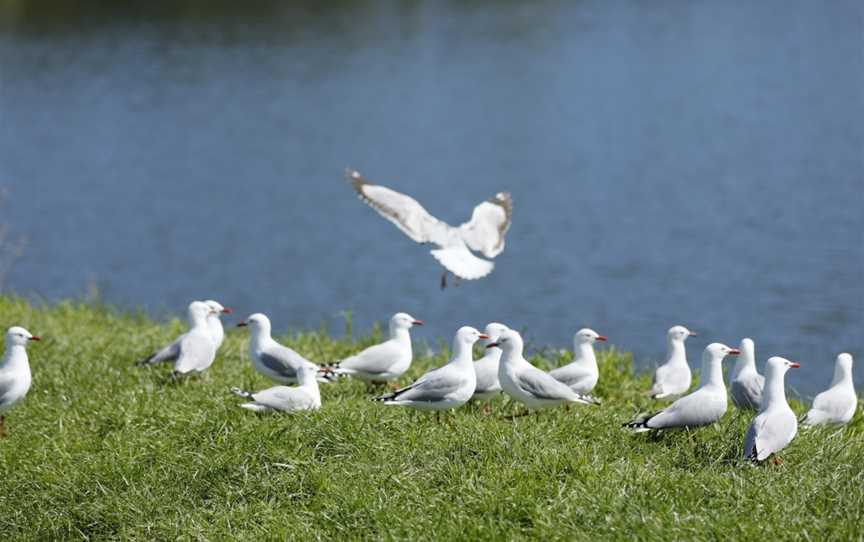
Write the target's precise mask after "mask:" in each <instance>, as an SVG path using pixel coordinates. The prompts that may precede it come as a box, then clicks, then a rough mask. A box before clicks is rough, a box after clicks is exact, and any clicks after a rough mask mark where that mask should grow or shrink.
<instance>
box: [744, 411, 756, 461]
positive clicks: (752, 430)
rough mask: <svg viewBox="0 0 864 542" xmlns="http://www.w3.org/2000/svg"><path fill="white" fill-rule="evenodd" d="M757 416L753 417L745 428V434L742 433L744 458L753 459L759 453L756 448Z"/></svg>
mask: <svg viewBox="0 0 864 542" xmlns="http://www.w3.org/2000/svg"><path fill="white" fill-rule="evenodd" d="M758 419H759V416H757V417H756V418H754V419H753V421H752V422H751V423H750V427H748V428H747V434H746V435H744V459H753V460H755V459H756V457H757V454H758V453H759V452H758V450H757V449H756V425H757V420H758Z"/></svg>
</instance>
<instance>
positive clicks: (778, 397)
mask: <svg viewBox="0 0 864 542" xmlns="http://www.w3.org/2000/svg"><path fill="white" fill-rule="evenodd" d="M800 366H801V365H800V364H798V363H796V362H794V361H789V360H788V359H784V358H781V357H779V356H774V357H773V358H770V359H769V360H768V361H767V362H766V363H765V389H764V391H763V397H762V406H761V407H760V408H759V414H758V415H757V416H756V417H755V418H753V422H751V423H750V427H749V428H748V429H747V435H746V436H745V437H744V459H749V460H751V461H754V462H755V461H764V460H765V459H767V458H768V456H769V455H771V454H776V453H777V452H779V451H780V450H782V449H783V448H785V447H786V446H787V445H788V444H789V443H790V442H792V439H793V438H795V434H796V433H797V432H798V420H797V419H795V413H794V412H792V409H791V408H789V403H787V402H786V390H785V389H784V388H783V376H784V375H785V374H786V371H788V370H789V369H797V368H798V367H800ZM775 462H777V460H776V459H775Z"/></svg>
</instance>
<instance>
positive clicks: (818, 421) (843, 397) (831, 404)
mask: <svg viewBox="0 0 864 542" xmlns="http://www.w3.org/2000/svg"><path fill="white" fill-rule="evenodd" d="M857 406H858V396H857V395H855V384H854V383H853V382H852V355H851V354H847V353H845V352H844V353H843V354H840V355H838V356H837V360H836V361H835V362H834V379H833V380H832V381H831V386H830V387H829V388H828V389H827V390H825V391H823V392H822V393H820V394H819V395H817V396H816V397H815V398H814V399H813V405H812V407H811V408H810V411H809V412H807V415H806V416H804V418H803V419H802V420H801V423H802V425H804V426H805V427H811V426H814V425H823V424H831V425H845V424H847V423H849V421H850V420H851V419H852V417H853V416H854V415H855V409H856V407H857Z"/></svg>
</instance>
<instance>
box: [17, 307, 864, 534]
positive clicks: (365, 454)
mask: <svg viewBox="0 0 864 542" xmlns="http://www.w3.org/2000/svg"><path fill="white" fill-rule="evenodd" d="M0 315H2V322H4V323H5V324H4V325H12V324H22V325H24V326H26V327H27V328H28V329H30V331H32V332H33V333H37V334H40V335H43V336H44V338H45V340H44V341H43V342H41V343H39V344H34V345H33V346H32V347H31V348H30V359H31V367H32V370H33V374H34V382H33V387H32V388H31V391H30V394H29V396H28V397H27V399H26V400H25V401H24V402H23V403H21V404H20V405H19V406H18V407H16V408H15V409H14V410H13V411H11V412H10V413H9V415H8V416H7V426H8V428H9V431H10V434H9V437H8V438H6V439H3V440H0V540H3V541H6V540H61V539H88V540H104V539H129V540H228V539H239V540H256V541H260V540H285V539H291V540H311V539H322V540H323V539H330V540H332V539H410V540H433V539H435V540H474V539H499V540H500V539H542V540H598V539H641V540H660V539H662V540H673V539H677V540H700V539H705V540H709V539H732V538H738V539H751V540H754V539H760V540H761V539H800V540H806V539H810V540H860V539H861V538H862V533H864V475H862V470H864V438H862V435H864V422H862V419H861V416H860V415H859V416H857V417H856V419H855V420H854V421H853V423H852V424H851V425H850V426H848V427H846V428H845V429H843V430H840V431H837V430H813V431H810V432H805V433H803V434H800V435H799V436H798V437H797V438H796V439H795V440H794V441H793V443H792V444H791V445H790V447H789V448H788V449H787V450H786V451H785V452H784V453H783V464H782V465H780V466H771V465H766V466H763V467H759V468H751V467H747V466H742V465H741V463H740V462H739V461H738V459H737V458H738V457H739V456H740V454H741V446H742V438H743V434H744V430H745V428H746V426H747V423H748V422H749V418H750V416H749V415H747V414H743V415H738V414H737V412H736V411H734V410H730V412H729V413H727V415H726V416H725V417H724V418H723V420H722V421H721V422H720V423H719V424H717V425H716V426H714V427H707V428H703V429H701V430H698V431H695V432H692V433H686V432H669V433H666V434H664V435H661V436H660V437H659V438H650V437H646V436H645V435H632V434H629V433H628V432H626V431H625V430H623V429H622V428H621V427H620V424H621V422H623V421H626V420H627V419H628V418H630V417H631V415H633V414H635V413H636V412H638V411H643V410H650V409H652V408H653V407H655V406H656V405H654V404H652V402H651V401H650V400H649V399H647V398H646V397H645V396H644V395H642V391H643V390H644V389H646V388H647V386H648V378H647V376H644V375H642V376H637V375H634V373H633V370H632V367H631V360H630V357H629V356H628V355H626V354H622V353H619V352H614V351H604V352H603V354H602V355H601V371H602V375H601V379H600V385H599V386H598V389H597V390H596V391H597V393H598V395H600V396H601V397H604V398H605V403H604V405H603V406H602V407H599V408H593V407H579V408H573V409H571V410H570V412H565V411H564V409H556V410H550V411H544V412H542V413H541V414H540V415H539V416H530V417H525V418H520V419H518V420H516V421H513V422H511V421H505V420H502V419H501V415H502V414H506V413H511V412H514V410H515V408H514V406H513V405H510V404H507V402H506V400H504V399H503V398H501V399H498V400H496V401H494V402H493V404H492V406H493V413H492V414H491V415H487V414H484V413H483V412H482V411H481V410H479V409H478V408H472V407H467V408H462V409H460V410H457V411H456V412H455V413H453V414H450V415H448V416H447V420H446V422H444V421H442V423H441V424H436V423H435V420H434V415H429V414H428V413H418V412H414V411H411V410H409V409H404V408H399V407H386V406H383V405H381V404H377V403H373V402H370V401H369V400H368V397H369V393H368V391H367V390H366V388H365V387H364V386H363V385H362V384H360V383H359V382H354V381H348V380H344V381H340V382H338V383H335V384H332V385H329V386H326V387H323V388H322V396H323V401H324V406H323V407H322V409H321V410H320V411H317V412H310V413H301V414H296V415H275V416H272V415H271V416H260V415H256V414H253V413H250V412H248V411H246V410H243V409H240V408H238V407H237V405H238V403H239V401H240V399H239V398H236V397H234V396H231V395H230V394H229V393H228V388H229V387H230V386H235V385H239V386H241V387H251V388H261V387H266V386H269V385H270V383H269V382H268V381H266V380H265V379H264V378H263V377H261V376H259V375H258V374H256V373H255V372H254V371H253V370H252V368H251V365H250V363H249V359H248V354H247V353H246V340H247V335H246V333H245V332H242V331H234V330H229V333H228V336H227V339H226V343H225V345H224V346H223V349H222V351H221V353H220V355H219V357H218V359H217V361H216V363H215V364H214V366H213V367H212V368H211V369H210V370H209V371H208V372H207V373H206V374H204V375H203V376H201V377H200V378H190V379H188V380H185V381H182V382H178V383H172V382H170V381H168V379H167V375H168V372H169V371H170V368H169V367H168V366H163V367H156V368H144V369H139V368H135V367H132V363H133V362H134V361H135V360H137V359H139V358H140V357H141V356H142V355H144V354H147V353H149V352H150V351H151V350H152V349H153V348H154V347H156V346H159V345H161V344H162V343H164V342H165V341H167V340H169V339H171V338H173V337H174V336H175V335H176V334H177V333H178V332H179V331H180V330H181V329H182V328H183V325H182V324H181V322H179V321H172V322H170V323H156V322H153V321H151V320H149V319H147V318H145V317H143V316H141V315H128V314H120V313H117V312H114V311H112V310H110V309H107V308H103V307H93V306H85V305H78V304H71V303H64V304H60V305H57V306H53V307H34V306H32V305H29V304H27V303H25V302H22V301H18V300H12V299H8V298H6V299H3V298H0ZM278 323H279V319H278V318H276V324H277V326H278ZM376 333H377V332H376ZM376 333H373V334H372V336H367V337H365V338H363V339H360V340H352V339H351V338H340V339H334V338H330V337H328V336H326V335H325V334H324V333H322V332H303V333H293V334H290V335H288V336H284V337H282V339H283V340H285V341H286V342H287V343H288V344H289V345H290V346H292V347H294V348H295V349H297V350H298V351H299V352H301V353H302V354H305V355H307V356H309V357H310V358H312V359H316V360H318V359H322V358H326V359H330V360H332V359H338V358H340V357H342V356H344V355H346V354H348V353H349V352H353V351H356V350H357V349H358V348H360V347H361V346H364V345H367V344H370V343H371V342H373V341H374V340H375V337H374V335H375V334H376ZM377 334H378V335H380V333H377ZM420 350H422V348H420ZM445 355H446V353H444V352H442V353H441V354H440V355H436V356H435V357H434V358H420V359H416V360H415V363H414V365H413V366H412V369H411V376H416V375H418V374H420V373H421V372H422V371H424V370H426V369H427V368H429V367H433V366H437V365H439V364H441V363H442V362H443V361H444V359H445ZM534 362H535V363H537V364H539V365H541V366H546V367H549V366H552V365H556V364H559V363H561V362H563V357H561V356H560V355H559V354H557V353H554V354H549V355H548V356H547V357H546V358H545V359H544V358H540V357H537V358H535V359H534ZM406 381H407V379H406ZM793 407H794V408H795V409H796V410H797V411H798V412H801V411H802V410H803V407H802V405H800V404H795V405H793Z"/></svg>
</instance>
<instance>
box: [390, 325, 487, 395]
mask: <svg viewBox="0 0 864 542" xmlns="http://www.w3.org/2000/svg"><path fill="white" fill-rule="evenodd" d="M488 338H489V336H488V335H484V334H482V333H480V332H479V331H477V330H476V329H474V328H473V327H470V326H464V327H461V328H459V331H457V332H456V336H455V337H454V338H453V358H452V359H451V360H450V361H449V362H448V363H447V365H444V366H443V367H439V368H438V369H433V370H431V371H429V372H428V373H426V374H424V375H423V376H421V377H420V378H418V379H417V380H416V381H415V382H414V383H413V384H411V385H410V386H405V387H404V388H401V389H398V390H396V391H395V392H393V393H388V394H386V395H382V396H380V397H376V398H375V400H376V401H381V402H383V403H384V404H385V405H404V406H410V407H413V408H416V409H418V410H447V409H450V408H456V407H460V406H462V405H464V404H465V403H467V402H468V400H469V399H471V396H472V395H474V388H475V387H476V385H477V376H476V375H475V374H474V362H473V361H472V356H471V354H472V349H473V346H474V343H476V342H477V341H478V340H479V339H488Z"/></svg>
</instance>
